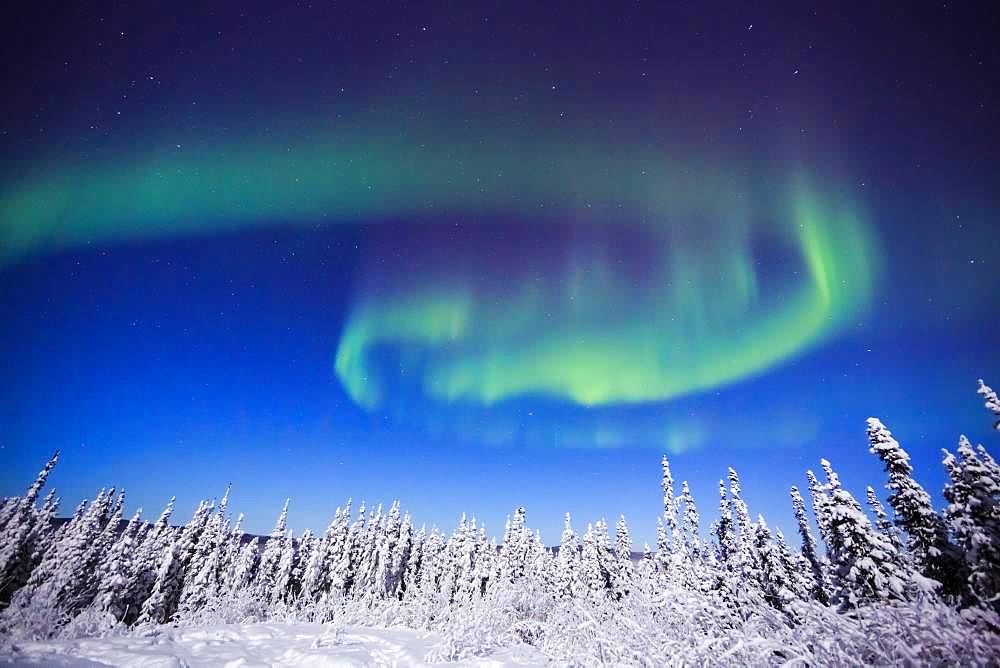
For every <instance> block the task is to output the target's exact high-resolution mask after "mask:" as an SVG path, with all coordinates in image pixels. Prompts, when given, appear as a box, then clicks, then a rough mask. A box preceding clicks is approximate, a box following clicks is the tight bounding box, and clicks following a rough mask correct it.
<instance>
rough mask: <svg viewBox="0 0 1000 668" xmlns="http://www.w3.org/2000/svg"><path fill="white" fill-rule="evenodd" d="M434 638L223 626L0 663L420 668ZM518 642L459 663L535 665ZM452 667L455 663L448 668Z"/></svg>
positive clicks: (82, 645)
mask: <svg viewBox="0 0 1000 668" xmlns="http://www.w3.org/2000/svg"><path fill="white" fill-rule="evenodd" d="M439 640H440V638H439V637H438V636H437V634H434V633H428V632H422V631H412V630H408V629H375V628H365V627H346V628H343V629H337V628H336V627H332V626H328V625H323V624H250V625H236V624H223V625H218V626H209V627H203V628H172V629H165V630H163V631H161V632H156V633H152V634H148V635H144V636H140V635H135V634H132V635H124V636H117V637H110V638H88V639H82V640H53V641H47V642H18V643H17V644H16V645H15V649H14V651H13V653H6V654H5V655H0V663H6V662H12V663H13V664H14V665H21V666H143V667H144V668H152V667H156V668H168V667H173V666H178V667H180V666H192V667H194V666H206V667H208V666H211V667H213V668H215V667H222V666H225V667H227V668H228V667H235V666H413V665H423V664H425V663H426V662H427V661H426V660H425V659H426V658H427V657H428V655H429V654H431V655H432V654H433V648H434V645H435V644H436V643H437V642H438V641H439ZM544 663H545V659H544V658H543V657H542V656H541V655H540V654H538V653H537V652H535V651H534V650H533V649H532V648H530V647H527V646H524V645H521V646H518V647H514V648H509V649H505V650H500V651H497V652H494V653H492V654H490V655H488V656H484V657H479V658H476V659H473V660H468V661H464V662H462V663H461V664H458V665H465V666H537V665H543V664H544ZM448 665H456V664H448Z"/></svg>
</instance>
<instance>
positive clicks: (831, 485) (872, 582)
mask: <svg viewBox="0 0 1000 668" xmlns="http://www.w3.org/2000/svg"><path fill="white" fill-rule="evenodd" d="M821 463H822V464H823V468H824V470H825V471H826V472H827V487H828V489H829V491H830V494H829V505H828V507H827V512H828V517H829V527H828V531H829V536H830V538H829V543H828V545H827V547H828V549H829V551H830V567H831V575H832V581H833V603H835V604H837V605H838V606H839V607H840V608H841V609H842V610H846V609H849V608H855V607H857V606H859V605H862V604H865V603H871V602H877V601H886V600H903V599H904V598H905V592H906V588H907V586H908V584H910V582H911V580H912V576H911V575H910V574H909V573H908V572H907V571H906V569H905V567H904V566H903V563H902V559H901V558H900V556H899V554H898V553H897V552H896V550H895V549H893V547H892V544H891V543H889V541H888V540H887V539H886V538H885V536H883V535H882V534H881V533H879V532H878V531H876V530H875V528H874V527H873V526H872V525H871V522H870V521H869V520H868V517H867V516H866V515H865V514H864V511H863V510H862V509H861V505H860V504H859V503H858V502H857V500H856V499H855V498H854V496H852V495H851V493H850V492H848V491H847V490H846V489H844V488H843V486H842V485H841V484H840V480H839V478H838V477H837V475H836V473H835V472H834V470H833V467H832V466H830V463H829V462H828V461H826V460H825V459H824V460H822V461H821Z"/></svg>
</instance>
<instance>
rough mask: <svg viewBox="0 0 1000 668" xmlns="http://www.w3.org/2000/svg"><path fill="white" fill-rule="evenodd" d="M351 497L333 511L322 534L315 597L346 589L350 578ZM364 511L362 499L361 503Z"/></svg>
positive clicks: (336, 594)
mask: <svg viewBox="0 0 1000 668" xmlns="http://www.w3.org/2000/svg"><path fill="white" fill-rule="evenodd" d="M352 503H353V500H352V499H348V500H347V503H346V504H345V505H344V508H343V509H342V510H341V511H340V513H339V514H335V515H334V518H333V521H332V522H331V523H330V526H328V527H327V530H326V534H325V535H324V537H323V542H324V545H323V549H322V554H321V563H320V567H319V575H318V576H317V577H318V580H317V584H316V588H317V589H318V591H319V592H320V594H319V598H320V599H323V598H326V599H328V600H332V599H334V598H340V597H342V596H344V595H345V594H346V593H347V589H348V584H349V582H350V578H351V556H352V544H353V540H354V533H353V532H352V526H351V505H352ZM361 513H362V514H363V513H364V503H362V504H361Z"/></svg>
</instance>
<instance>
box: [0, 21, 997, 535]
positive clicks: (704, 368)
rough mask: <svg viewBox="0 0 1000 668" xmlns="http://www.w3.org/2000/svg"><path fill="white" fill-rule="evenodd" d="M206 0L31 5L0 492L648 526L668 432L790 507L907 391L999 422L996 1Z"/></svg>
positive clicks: (10, 201)
mask: <svg viewBox="0 0 1000 668" xmlns="http://www.w3.org/2000/svg"><path fill="white" fill-rule="evenodd" d="M209 4H210V5H211V8H210V9H206V8H205V7H203V6H202V5H201V3H191V4H187V3H181V4H177V3H166V2H150V3H129V4H123V5H119V4H117V3H68V4H56V3H52V4H48V3H41V4H38V5H37V6H30V7H29V6H27V5H25V4H24V3H21V5H20V6H18V7H16V8H7V9H5V10H3V12H4V15H3V16H2V20H3V25H4V29H5V36H4V40H3V41H2V44H0V49H2V52H3V56H2V59H0V67H2V68H3V81H4V83H5V85H4V94H3V101H2V103H0V105H2V114H0V313H2V314H3V317H2V319H0V494H15V493H19V491H20V490H21V489H22V488H23V487H24V486H25V485H26V484H27V482H28V481H29V480H30V478H31V476H32V475H33V473H34V471H35V470H37V468H39V466H40V465H41V464H42V463H43V462H44V460H45V459H46V457H47V456H48V455H49V454H50V453H51V451H52V450H54V449H56V448H61V449H62V450H63V453H64V458H63V461H62V463H61V464H60V466H59V468H58V469H57V471H56V473H55V474H54V475H53V477H52V482H53V484H54V485H55V486H56V487H57V488H58V489H59V491H60V492H61V493H62V496H63V499H64V503H65V504H66V510H68V508H71V507H72V506H73V505H74V504H75V503H76V502H77V500H79V499H80V498H82V497H84V496H93V494H94V493H95V492H96V490H97V489H98V488H100V487H102V486H104V485H110V484H123V485H125V486H126V488H127V490H128V493H129V498H130V503H131V504H133V505H142V506H144V507H145V508H146V510H147V513H148V514H151V515H155V514H156V513H157V512H158V511H159V509H160V508H161V507H162V505H163V503H164V502H165V501H166V499H167V498H168V497H169V496H171V495H173V494H176V495H177V496H178V508H179V512H180V514H181V517H183V516H185V515H186V514H187V513H189V512H190V511H191V510H192V509H193V507H194V506H195V504H196V503H197V500H198V499H199V498H203V497H206V496H208V497H211V496H217V495H219V494H220V493H221V492H222V490H223V489H224V487H225V486H226V484H228V483H230V482H232V483H233V486H234V488H233V490H234V491H233V504H234V506H235V507H237V508H238V509H239V510H243V511H246V512H247V513H248V515H249V518H248V519H249V521H248V524H247V526H248V528H249V529H250V530H252V531H258V532H263V531H266V530H267V529H268V528H269V526H270V525H271V523H272V522H273V520H274V517H275V516H276V514H277V512H278V510H279V509H280V505H281V502H282V501H283V499H284V498H285V497H286V496H291V497H292V515H291V526H293V527H295V528H296V529H302V528H304V527H306V526H311V527H313V528H321V527H323V526H325V524H326V522H327V521H328V519H329V517H330V516H331V515H332V513H333V510H334V508H335V507H336V506H337V505H338V504H340V503H342V502H343V501H344V500H345V499H346V498H347V497H349V496H353V497H354V498H355V499H356V500H360V499H361V498H365V499H367V500H368V501H391V500H392V499H393V498H399V499H400V500H401V502H402V505H403V506H404V508H407V509H409V510H410V511H411V512H413V514H414V516H415V518H416V520H417V522H418V523H423V522H427V523H428V524H432V523H436V524H438V525H441V526H444V527H451V526H453V525H454V523H455V521H456V520H457V517H458V515H459V514H460V513H461V512H462V511H467V512H469V513H475V514H476V515H478V517H479V518H480V520H483V521H485V522H486V525H487V527H488V530H489V531H490V532H491V533H497V534H499V533H502V527H503V518H504V516H505V515H506V514H507V513H508V512H510V510H511V509H512V508H514V507H515V506H517V505H519V504H523V505H525V506H526V507H527V509H528V519H529V523H530V524H531V525H532V526H533V527H537V528H540V529H541V530H542V532H543V537H544V538H545V539H546V540H547V542H550V543H552V542H555V541H556V540H557V538H558V535H559V529H560V527H561V523H562V513H563V512H565V511H567V510H568V511H571V512H573V513H574V516H575V517H576V518H577V522H578V524H579V523H581V522H582V523H585V522H587V521H591V520H595V519H598V518H600V517H602V516H606V517H608V518H615V517H617V515H618V514H619V513H624V514H625V515H626V516H627V518H628V519H629V520H630V522H631V523H632V525H633V533H634V534H635V536H636V538H637V540H638V541H639V542H640V544H641V541H643V540H650V541H652V538H653V535H654V531H653V527H654V522H655V516H656V514H657V512H658V509H659V499H660V491H659V485H658V483H659V470H658V462H659V458H660V456H661V454H663V453H667V454H668V455H670V457H671V461H672V464H673V470H674V476H675V478H676V479H677V480H678V481H680V480H685V479H687V480H689V481H690V482H691V486H692V490H693V492H694V494H695V498H696V500H697V501H698V502H699V504H700V506H701V510H702V514H703V516H706V517H707V516H710V515H712V514H714V511H715V506H716V501H717V496H716V489H715V484H716V481H717V480H718V479H719V478H720V477H722V476H723V475H724V474H725V471H726V466H728V465H732V466H734V467H736V468H737V470H738V471H739V472H740V473H741V476H742V477H743V479H744V485H743V488H744V492H745V496H746V498H747V500H748V502H749V504H750V508H751V511H753V512H763V513H764V514H765V515H767V516H768V518H769V519H770V520H771V522H772V523H774V524H778V525H779V526H781V525H784V526H785V527H786V528H787V527H788V525H789V522H790V517H791V511H790V507H789V504H788V503H787V489H788V487H789V486H790V485H792V484H799V485H800V486H801V485H802V484H804V475H803V474H804V471H805V469H806V468H810V467H811V468H816V467H818V460H819V458H820V457H826V458H828V459H830V460H831V461H832V463H833V464H834V466H835V467H836V468H837V469H838V471H839V472H840V475H841V478H842V479H843V480H844V481H845V483H846V484H847V486H848V487H849V488H852V489H853V490H855V491H856V492H857V491H858V490H863V489H864V485H866V484H873V485H876V486H880V485H881V484H882V482H883V476H882V473H881V467H880V464H879V462H878V460H877V459H875V458H874V457H873V456H871V455H869V454H868V453H867V444H866V440H865V431H864V419H865V418H866V417H868V416H869V415H877V416H879V417H881V418H882V419H883V420H884V421H885V422H886V424H887V425H888V426H889V427H890V428H891V429H892V430H893V432H894V434H895V435H896V436H897V437H898V438H899V439H900V441H901V443H902V444H903V446H904V447H905V448H906V449H907V450H908V451H909V452H910V453H911V455H912V456H913V459H914V464H915V468H916V471H917V474H918V477H919V478H920V480H921V481H922V482H924V484H925V485H926V486H927V487H928V488H930V489H931V490H932V491H933V492H934V493H935V494H938V493H939V491H940V488H941V485H942V483H943V479H944V472H943V469H942V468H941V467H940V465H939V460H940V455H939V450H940V448H941V447H952V446H954V444H955V443H956V442H957V439H958V435H959V433H963V432H964V433H966V434H968V435H969V437H970V438H972V439H973V440H978V441H983V442H985V443H986V444H987V445H988V446H990V445H992V446H994V447H995V445H996V437H995V435H994V434H991V433H990V429H989V424H990V421H989V416H988V415H987V414H986V412H985V411H984V410H983V409H982V406H981V402H980V400H979V398H978V397H977V396H976V394H975V389H976V379H977V378H979V377H984V378H986V380H987V382H991V379H993V380H992V383H993V384H994V385H1000V346H998V345H997V322H998V321H1000V290H998V287H1000V281H998V280H997V275H998V274H997V272H998V253H1000V236H998V232H997V229H998V220H997V211H1000V187H998V179H1000V122H998V121H1000V117H998V109H1000V107H998V105H1000V94H998V90H1000V86H998V79H997V72H998V71H1000V48H998V41H997V40H996V35H997V34H1000V24H998V22H997V20H996V18H992V17H990V16H988V15H987V13H986V12H985V11H977V9H976V8H975V7H974V5H975V3H968V4H965V3H962V4H958V5H955V6H951V5H943V6H942V5H940V4H928V3H918V4H908V5H907V6H906V7H905V8H903V7H900V8H896V7H892V6H890V5H886V4H882V5H879V6H877V7H872V6H869V5H870V3H866V4H864V5H860V4H859V5H856V6H854V5H851V4H850V3H824V4H819V5H811V4H807V3H777V4H766V3H747V4H746V5H745V6H741V7H735V3H721V4H718V5H714V6H713V5H710V4H706V3H683V4H675V3H654V2H648V3H579V2H573V3H520V4H518V3H493V2H490V3H486V2H483V3H479V2H474V3H430V4H424V5H418V4H406V5H400V4H396V3H388V4H382V3H377V2H363V3H361V2H359V3H332V2H329V3H327V2H316V3H299V4H295V5H292V4H290V3H226V2H220V3H209ZM542 5H545V6H542ZM786 533H787V532H786Z"/></svg>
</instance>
